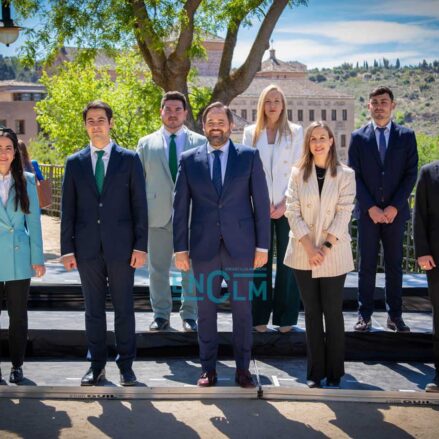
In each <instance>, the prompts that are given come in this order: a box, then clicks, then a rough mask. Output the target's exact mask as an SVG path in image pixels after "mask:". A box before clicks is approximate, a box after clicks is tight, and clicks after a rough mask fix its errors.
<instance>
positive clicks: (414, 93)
mask: <svg viewBox="0 0 439 439" xmlns="http://www.w3.org/2000/svg"><path fill="white" fill-rule="evenodd" d="M309 79H311V80H312V81H315V82H319V83H320V85H322V86H324V87H329V88H333V89H337V90H339V91H341V92H344V93H347V94H350V95H352V96H354V97H355V126H356V127H359V126H361V125H362V124H363V123H365V122H366V121H367V118H368V111H367V101H368V94H369V92H370V90H372V89H373V88H375V87H377V86H379V85H387V86H389V87H390V88H391V89H392V90H393V92H394V94H395V99H396V103H397V106H396V110H395V114H394V117H395V120H396V122H397V123H399V124H402V125H405V126H407V127H411V128H413V129H414V130H415V131H416V132H417V133H423V134H426V135H429V136H438V135H439V61H434V62H432V63H428V62H427V61H425V60H424V61H422V62H420V63H419V65H417V66H407V67H401V65H400V62H399V60H398V59H397V60H396V62H395V64H394V65H392V64H391V63H390V62H389V60H387V59H386V58H383V59H381V60H375V62H374V63H373V64H372V65H368V63H367V62H364V63H363V65H361V66H360V65H358V64H357V65H355V66H354V65H353V64H349V63H345V64H342V65H341V66H339V67H335V68H332V69H314V70H310V72H309Z"/></svg>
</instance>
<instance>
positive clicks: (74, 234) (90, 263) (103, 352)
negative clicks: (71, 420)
mask: <svg viewBox="0 0 439 439" xmlns="http://www.w3.org/2000/svg"><path fill="white" fill-rule="evenodd" d="M83 118H84V123H85V128H86V130H87V134H88V136H89V138H90V145H89V146H87V147H86V148H84V149H83V150H81V151H79V152H78V153H76V154H73V155H72V156H70V157H69V158H68V159H67V163H66V167H65V173H64V181H63V192H62V216H61V254H62V255H63V256H62V261H63V264H64V267H65V268H66V269H67V270H71V269H73V268H78V270H79V275H80V277H81V283H82V292H83V295H84V302H85V326H86V335H87V341H88V356H87V357H88V359H89V360H90V361H91V367H90V368H89V370H88V371H87V372H86V374H85V375H84V376H83V378H82V380H81V385H83V386H91V385H96V384H98V382H99V381H100V380H101V379H103V378H104V377H105V364H106V361H107V343H106V340H107V326H106V315H105V298H106V295H107V292H109V293H110V296H111V299H112V302H113V307H114V312H115V320H114V326H115V337H116V350H117V358H116V362H117V365H118V367H119V370H120V383H121V384H122V385H124V386H129V385H134V384H136V376H135V374H134V372H133V369H132V364H133V360H134V357H135V354H136V341H135V320H134V304H133V284H134V270H135V269H136V268H139V267H141V266H142V265H143V264H145V262H146V257H147V255H146V251H147V244H148V213H147V204H146V191H145V180H144V178H143V170H142V165H141V163H140V159H139V157H138V156H137V154H135V152H134V151H133V152H132V151H128V150H126V149H124V148H121V147H120V146H118V145H117V144H116V143H114V142H113V141H112V140H111V138H110V129H111V127H112V125H113V113H112V110H111V108H110V107H109V106H108V105H107V104H106V103H104V102H101V101H94V102H91V103H89V104H88V105H87V106H86V107H85V109H84V111H83Z"/></svg>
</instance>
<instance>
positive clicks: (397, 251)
mask: <svg viewBox="0 0 439 439" xmlns="http://www.w3.org/2000/svg"><path fill="white" fill-rule="evenodd" d="M368 108H369V111H370V115H371V117H372V121H371V122H370V123H368V124H367V125H365V126H363V127H361V128H360V129H358V130H356V131H354V132H353V133H352V137H351V143H350V146H349V165H350V166H351V167H352V168H353V169H354V170H355V176H356V180H357V203H356V206H355V210H354V217H355V218H356V219H357V220H358V244H359V256H360V265H359V273H358V276H359V283H358V297H359V316H358V321H357V323H356V324H355V327H354V329H355V330H356V331H368V330H369V329H370V328H371V316H372V313H373V308H374V292H375V277H376V268H377V259H378V251H379V246H380V241H381V242H382V245H383V250H384V266H385V273H386V287H385V292H386V307H387V312H388V319H387V327H388V328H389V329H391V330H393V331H398V332H409V331H410V328H409V327H408V326H407V325H406V324H405V323H404V320H403V319H402V299H401V295H402V257H403V238H404V228H405V223H406V221H407V220H408V219H409V217H410V210H409V205H408V198H409V196H410V194H411V192H412V190H413V187H414V185H415V183H416V175H417V169H418V152H417V147H416V137H415V134H414V132H413V131H412V130H410V129H408V128H404V127H402V126H399V125H397V124H395V123H394V122H392V120H391V116H392V111H393V109H394V108H395V102H394V97H393V93H392V91H391V90H390V89H389V88H388V87H379V88H377V89H375V90H374V91H372V92H371V93H370V95H369V104H368Z"/></svg>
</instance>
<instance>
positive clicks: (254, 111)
mask: <svg viewBox="0 0 439 439" xmlns="http://www.w3.org/2000/svg"><path fill="white" fill-rule="evenodd" d="M257 114H258V113H257V111H256V110H252V121H253V122H255V121H256V115H257Z"/></svg>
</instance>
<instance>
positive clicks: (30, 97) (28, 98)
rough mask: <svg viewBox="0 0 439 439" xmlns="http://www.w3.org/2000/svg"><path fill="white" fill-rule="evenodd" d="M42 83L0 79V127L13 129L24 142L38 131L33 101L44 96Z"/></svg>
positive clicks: (44, 91)
mask: <svg viewBox="0 0 439 439" xmlns="http://www.w3.org/2000/svg"><path fill="white" fill-rule="evenodd" d="M45 93H46V89H45V87H44V86H43V85H40V84H34V83H32V82H18V81H0V127H7V128H11V129H13V130H14V131H15V132H16V133H17V135H18V137H19V138H20V139H21V140H23V141H24V142H25V143H29V140H30V139H32V138H35V137H36V136H37V134H38V132H39V127H38V123H37V121H36V114H35V110H34V107H35V102H37V101H40V100H41V99H43V98H44V96H45Z"/></svg>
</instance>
